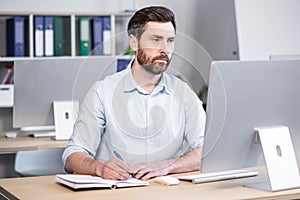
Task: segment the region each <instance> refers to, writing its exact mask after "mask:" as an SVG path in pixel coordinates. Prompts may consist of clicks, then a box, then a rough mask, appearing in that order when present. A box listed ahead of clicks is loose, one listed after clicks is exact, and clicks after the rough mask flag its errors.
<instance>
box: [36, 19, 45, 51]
mask: <svg viewBox="0 0 300 200" xmlns="http://www.w3.org/2000/svg"><path fill="white" fill-rule="evenodd" d="M34 53H35V56H44V17H43V16H35V17H34Z"/></svg>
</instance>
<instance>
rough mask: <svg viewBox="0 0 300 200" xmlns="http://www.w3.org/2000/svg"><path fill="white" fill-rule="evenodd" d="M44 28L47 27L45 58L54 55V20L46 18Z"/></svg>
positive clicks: (49, 17)
mask: <svg viewBox="0 0 300 200" xmlns="http://www.w3.org/2000/svg"><path fill="white" fill-rule="evenodd" d="M44 26H45V31H44V33H45V35H44V37H45V56H53V55H54V32H53V27H54V19H53V17H51V16H45V17H44Z"/></svg>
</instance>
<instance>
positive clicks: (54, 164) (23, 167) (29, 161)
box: [15, 148, 66, 176]
mask: <svg viewBox="0 0 300 200" xmlns="http://www.w3.org/2000/svg"><path fill="white" fill-rule="evenodd" d="M63 151H64V148H51V149H40V150H34V151H19V152H17V153H16V158H15V171H16V173H18V174H19V175H20V176H43V175H54V174H59V173H60V174H61V173H66V172H65V170H64V166H63V162H62V153H63Z"/></svg>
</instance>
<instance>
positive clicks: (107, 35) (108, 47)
mask: <svg viewBox="0 0 300 200" xmlns="http://www.w3.org/2000/svg"><path fill="white" fill-rule="evenodd" d="M111 37H112V35H111V22H110V16H105V17H103V54H104V55H111V54H112V41H111Z"/></svg>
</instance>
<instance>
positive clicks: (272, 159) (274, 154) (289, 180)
mask: <svg viewBox="0 0 300 200" xmlns="http://www.w3.org/2000/svg"><path fill="white" fill-rule="evenodd" d="M255 130H256V134H257V139H259V140H260V143H261V146H262V150H263V154H264V158H265V161H266V167H267V172H268V177H269V180H268V181H267V182H262V183H254V184H247V185H245V186H247V187H254V188H259V189H263V190H267V191H272V192H274V191H279V190H286V189H292V188H298V187H300V176H299V168H298V165H297V160H296V156H295V152H294V147H293V143H292V139H291V136H290V132H289V129H288V127H286V126H272V127H258V128H256V129H255Z"/></svg>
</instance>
